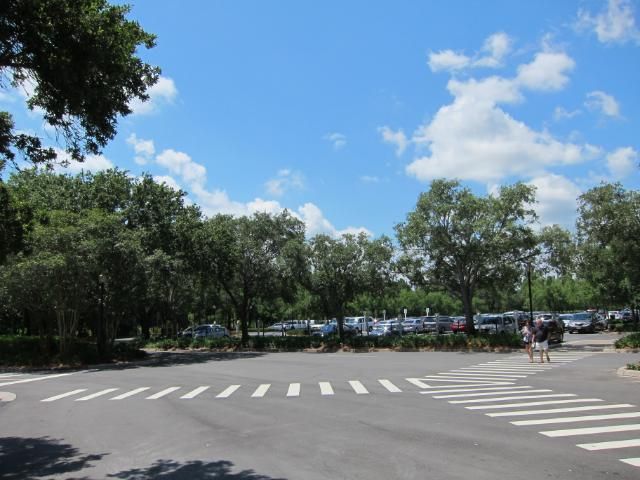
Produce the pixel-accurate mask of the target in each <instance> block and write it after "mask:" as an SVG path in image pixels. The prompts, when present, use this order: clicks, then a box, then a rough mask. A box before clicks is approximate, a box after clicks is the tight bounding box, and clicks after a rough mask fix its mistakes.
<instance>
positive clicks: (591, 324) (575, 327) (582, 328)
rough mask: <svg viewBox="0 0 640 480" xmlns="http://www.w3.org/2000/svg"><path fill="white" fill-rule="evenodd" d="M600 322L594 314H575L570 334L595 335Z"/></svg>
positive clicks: (571, 322) (569, 328) (570, 322)
mask: <svg viewBox="0 0 640 480" xmlns="http://www.w3.org/2000/svg"><path fill="white" fill-rule="evenodd" d="M597 324H598V321H597V320H596V316H595V314H593V313H592V312H579V313H574V314H573V319H572V320H570V321H569V325H568V330H569V333H595V331H596V328H597V327H598V325H597Z"/></svg>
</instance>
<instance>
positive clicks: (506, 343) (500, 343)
mask: <svg viewBox="0 0 640 480" xmlns="http://www.w3.org/2000/svg"><path fill="white" fill-rule="evenodd" d="M521 345H522V340H521V338H520V335H518V334H499V335H477V336H466V335H464V334H453V335H403V336H393V337H374V336H352V337H347V338H345V339H344V341H343V342H340V340H339V338H338V337H337V336H330V337H317V336H309V335H296V336H287V337H281V336H268V337H262V336H255V337H250V338H249V340H248V341H247V343H246V344H245V345H242V342H241V340H240V339H239V338H233V337H232V338H213V339H205V340H198V341H195V342H192V341H191V340H190V339H184V338H180V339H177V340H174V339H166V340H159V341H155V342H150V343H147V344H146V347H148V348H157V349H160V350H172V349H188V348H209V349H227V350H236V349H239V348H241V347H243V348H247V349H250V350H268V351H285V352H296V351H300V350H305V349H318V348H324V349H326V350H335V349H338V348H341V347H346V348H352V349H355V350H362V349H376V348H389V349H394V350H421V349H430V350H468V349H486V348H501V347H507V348H518V347H520V346H521Z"/></svg>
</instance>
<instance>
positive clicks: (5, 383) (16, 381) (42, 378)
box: [0, 372, 80, 387]
mask: <svg viewBox="0 0 640 480" xmlns="http://www.w3.org/2000/svg"><path fill="white" fill-rule="evenodd" d="M76 373H80V372H71V373H59V374H57V375H47V376H44V377H34V378H24V379H22V380H13V381H11V382H2V383H0V387H4V386H7V385H18V384H22V383H31V382H40V381H42V380H50V379H52V378H60V377H68V376H69V375H74V374H76Z"/></svg>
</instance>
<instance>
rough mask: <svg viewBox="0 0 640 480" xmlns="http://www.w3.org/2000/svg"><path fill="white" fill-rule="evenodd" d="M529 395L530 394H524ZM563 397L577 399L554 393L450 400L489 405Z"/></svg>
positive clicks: (565, 394)
mask: <svg viewBox="0 0 640 480" xmlns="http://www.w3.org/2000/svg"><path fill="white" fill-rule="evenodd" d="M522 393H529V392H522ZM561 397H565V398H566V397H577V395H576V394H575V393H552V394H549V395H518V396H510V397H497V398H474V399H473V400H450V401H449V403H452V404H462V403H488V402H503V401H505V400H528V399H534V398H561Z"/></svg>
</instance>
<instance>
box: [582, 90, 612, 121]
mask: <svg viewBox="0 0 640 480" xmlns="http://www.w3.org/2000/svg"><path fill="white" fill-rule="evenodd" d="M584 104H585V106H586V107H587V108H589V109H590V110H597V111H600V112H602V113H603V114H604V115H606V116H608V117H619V116H620V106H619V105H618V102H617V101H616V99H615V98H614V97H613V96H611V95H609V94H607V93H605V92H602V91H600V90H596V91H593V92H589V93H587V100H586V101H585V103H584Z"/></svg>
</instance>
